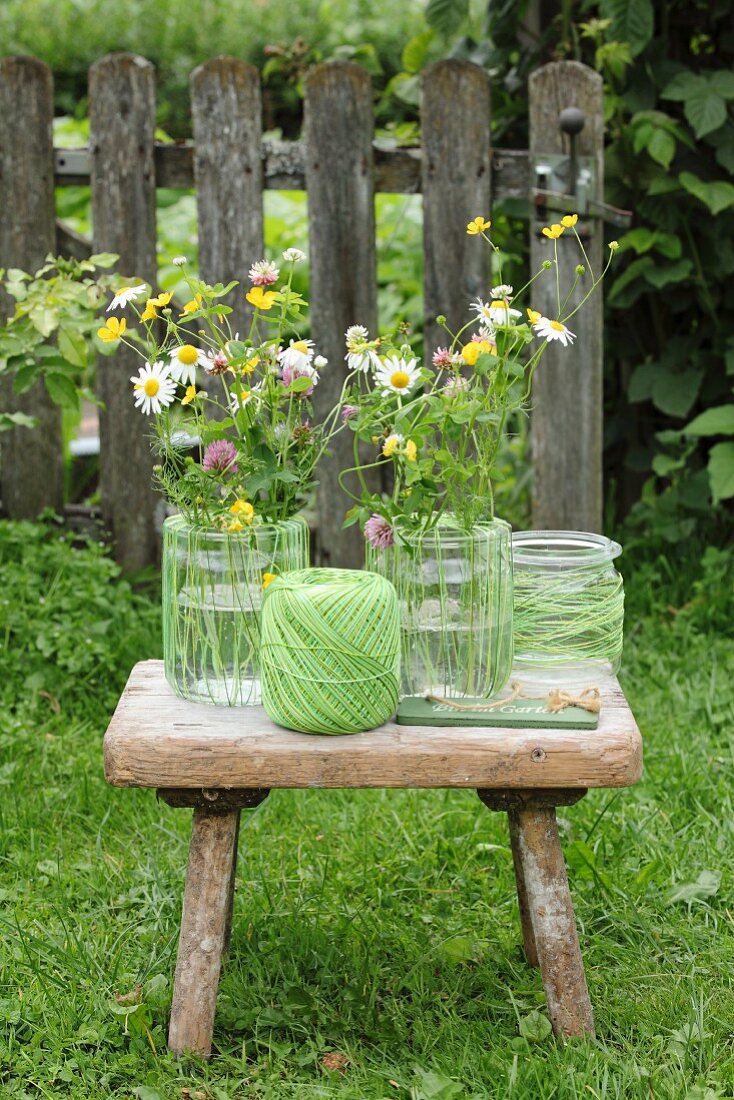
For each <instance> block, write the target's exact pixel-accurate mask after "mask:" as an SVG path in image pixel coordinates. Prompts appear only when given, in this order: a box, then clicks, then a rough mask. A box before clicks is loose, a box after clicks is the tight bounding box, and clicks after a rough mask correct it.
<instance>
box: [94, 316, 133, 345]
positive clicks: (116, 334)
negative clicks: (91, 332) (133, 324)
mask: <svg viewBox="0 0 734 1100" xmlns="http://www.w3.org/2000/svg"><path fill="white" fill-rule="evenodd" d="M126 328H127V321H126V320H125V318H124V317H122V318H120V317H108V318H107V320H106V321H105V323H104V328H98V329H97V335H98V336H99V338H100V340H104V342H105V344H111V343H112V341H113V340H119V339H120V337H121V336H122V335H123V334H124V332H125V329H126Z"/></svg>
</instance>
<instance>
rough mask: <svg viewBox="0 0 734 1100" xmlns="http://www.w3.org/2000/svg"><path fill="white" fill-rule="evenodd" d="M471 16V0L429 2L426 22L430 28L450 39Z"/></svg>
mask: <svg viewBox="0 0 734 1100" xmlns="http://www.w3.org/2000/svg"><path fill="white" fill-rule="evenodd" d="M468 15H469V0H428V5H427V7H426V22H427V23H428V26H429V27H433V29H434V30H435V31H438V33H439V34H441V35H443V37H444V38H450V37H451V36H452V35H454V34H456V32H457V31H458V30H459V28H460V26H461V24H462V23H463V22H464V20H465V19H467V17H468Z"/></svg>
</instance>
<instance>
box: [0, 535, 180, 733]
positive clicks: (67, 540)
mask: <svg viewBox="0 0 734 1100" xmlns="http://www.w3.org/2000/svg"><path fill="white" fill-rule="evenodd" d="M0 592H1V593H2V595H0V635H1V636H2V639H3V644H4V656H3V676H2V680H1V681H0V707H2V708H5V709H7V710H11V711H12V710H21V709H26V710H27V709H34V708H39V709H42V710H45V711H48V710H49V708H51V710H52V711H56V712H58V711H59V709H61V710H62V711H63V712H64V713H68V712H74V711H80V712H83V713H84V714H85V715H88V716H89V715H94V716H95V717H98V716H104V715H105V714H108V713H110V711H111V709H112V708H113V707H114V706H115V704H116V702H117V698H118V696H119V693H120V690H121V689H122V687H123V686H124V683H125V680H126V679H127V676H128V674H129V672H130V669H131V668H132V666H133V664H134V663H135V662H136V661H138V660H141V659H143V658H146V657H158V656H160V654H161V648H162V647H161V641H160V611H159V603H158V600H157V599H155V600H154V601H151V599H150V598H149V597H148V596H145V595H142V594H137V593H136V592H135V591H134V590H133V588H132V587H131V584H130V582H129V581H128V580H124V579H122V578H121V576H120V568H119V567H118V566H117V565H116V564H115V563H114V562H113V561H112V559H111V558H110V557H109V555H108V553H107V551H106V550H105V549H104V547H103V546H102V545H101V544H100V543H97V542H94V541H92V540H91V539H89V538H80V537H79V536H73V535H71V534H70V533H69V532H68V531H65V530H63V529H62V528H61V527H60V526H59V525H58V522H57V521H55V520H53V519H48V520H46V521H45V522H39V523H16V522H11V521H3V522H0Z"/></svg>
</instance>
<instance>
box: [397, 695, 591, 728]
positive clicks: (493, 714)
mask: <svg viewBox="0 0 734 1100" xmlns="http://www.w3.org/2000/svg"><path fill="white" fill-rule="evenodd" d="M460 701H461V703H462V704H465V705H468V704H471V703H477V704H479V705H481V704H482V703H485V704H486V702H487V700H486V699H462V700H460ZM546 706H547V701H546V700H545V699H514V700H509V699H508V700H507V702H506V703H505V704H504V705H503V706H498V707H495V708H494V710H456V709H454V708H453V707H451V706H449V705H448V703H436V702H433V701H432V700H429V699H426V698H424V696H422V695H409V696H407V698H405V699H403V700H402V701H401V703H400V706H399V707H398V713H397V721H398V723H399V724H400V725H401V726H499V727H508V726H516V727H518V728H547V729H567V730H593V729H596V728H597V726H598V725H599V715H598V714H594V713H593V712H591V711H588V710H584V709H583V707H565V708H564V710H559V711H556V712H555V713H554V712H552V711H549V710H547V709H546Z"/></svg>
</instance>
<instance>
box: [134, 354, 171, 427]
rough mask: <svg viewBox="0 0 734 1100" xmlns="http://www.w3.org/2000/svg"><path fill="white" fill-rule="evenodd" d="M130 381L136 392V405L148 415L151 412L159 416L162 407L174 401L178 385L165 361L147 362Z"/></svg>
mask: <svg viewBox="0 0 734 1100" xmlns="http://www.w3.org/2000/svg"><path fill="white" fill-rule="evenodd" d="M130 381H131V382H132V384H133V390H134V393H135V407H136V408H138V409H141V411H142V412H144V413H145V415H146V416H149V415H150V413H151V412H153V413H155V415H156V416H157V415H158V414H159V413H160V411H161V409H163V408H166V407H167V406H168V405H170V404H171V403H172V402H173V398H174V395H175V393H176V385H175V383H174V382H173V379H172V378H171V377H170V374H169V371H168V367H167V366H166V365H165V363H162V362H158V363H152V364H151V363H146V364H145V366H144V367H141V368H140V373H139V374H136V375H132V377H131V378H130Z"/></svg>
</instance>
